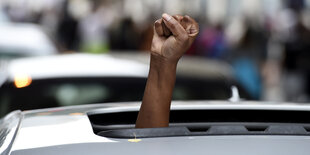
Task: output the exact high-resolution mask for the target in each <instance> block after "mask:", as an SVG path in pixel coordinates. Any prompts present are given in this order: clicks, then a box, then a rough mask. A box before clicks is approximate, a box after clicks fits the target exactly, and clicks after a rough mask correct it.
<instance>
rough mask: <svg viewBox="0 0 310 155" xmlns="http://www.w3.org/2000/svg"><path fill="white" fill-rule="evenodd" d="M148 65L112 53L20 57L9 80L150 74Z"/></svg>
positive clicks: (16, 60)
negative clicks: (18, 78) (115, 56)
mask: <svg viewBox="0 0 310 155" xmlns="http://www.w3.org/2000/svg"><path fill="white" fill-rule="evenodd" d="M147 71H148V66H147V65H145V64H142V63H138V62H134V61H130V60H122V59H117V58H113V57H111V56H110V55H106V54H105V55H94V54H63V55H53V56H42V57H31V58H20V59H15V60H12V61H11V62H10V63H9V65H8V69H7V72H8V75H9V79H10V80H13V79H14V77H15V76H16V75H20V74H26V75H29V76H30V77H31V78H32V79H45V78H63V77H71V78H72V77H103V76H104V77H113V76H118V77H144V78H145V77H147Z"/></svg>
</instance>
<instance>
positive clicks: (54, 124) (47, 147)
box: [12, 101, 310, 155]
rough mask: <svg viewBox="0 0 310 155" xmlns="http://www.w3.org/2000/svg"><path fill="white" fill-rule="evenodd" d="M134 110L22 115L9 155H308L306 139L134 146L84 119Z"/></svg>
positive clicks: (170, 140)
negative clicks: (100, 132) (96, 129)
mask: <svg viewBox="0 0 310 155" xmlns="http://www.w3.org/2000/svg"><path fill="white" fill-rule="evenodd" d="M139 106H140V103H139V102H128V103H118V104H94V105H83V106H71V107H59V108H50V109H40V110H31V111H24V112H23V114H24V117H23V120H22V123H21V126H20V129H19V131H18V137H17V138H16V140H15V142H14V145H13V148H12V154H42V153H43V152H44V153H46V154H57V153H60V152H61V153H62V154H99V153H106V154H118V153H119V154H124V153H127V154H133V153H135V154H145V153H146V152H148V153H147V154H164V155H165V154H206V153H210V154H228V153H229V154H307V153H308V152H309V151H310V147H309V146H310V138H309V136H257V135H256V136H255V135H234V136H216V135H215V136H185V137H182V136H181V137H158V138H142V139H138V140H136V141H135V140H132V139H128V138H125V139H124V138H109V137H101V136H98V135H96V134H94V132H93V131H92V127H91V123H90V121H89V119H88V116H87V115H89V114H96V113H102V112H122V111H137V110H138V108H139ZM172 109H179V110H180V109H183V110H186V109H187V110H188V109H211V110H216V109H226V110H227V109H243V110H247V109H252V110H255V109H260V110H296V111H302V110H306V111H310V106H308V105H297V104H290V103H285V104H281V105H278V104H274V103H264V104H261V103H260V102H249V101H243V102H240V103H238V104H232V103H231V102H228V101H195V102H189V101H187V102H183V101H174V102H173V103H172ZM30 139H31V140H30ZM245 146H247V147H245ZM119 148H122V149H119ZM224 148H225V149H224Z"/></svg>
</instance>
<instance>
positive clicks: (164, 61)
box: [136, 14, 199, 128]
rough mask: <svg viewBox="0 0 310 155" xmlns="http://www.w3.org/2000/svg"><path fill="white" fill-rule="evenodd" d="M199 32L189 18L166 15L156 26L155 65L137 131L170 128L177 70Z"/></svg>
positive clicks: (152, 61) (151, 63)
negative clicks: (140, 129) (139, 129)
mask: <svg viewBox="0 0 310 155" xmlns="http://www.w3.org/2000/svg"><path fill="white" fill-rule="evenodd" d="M198 32H199V26H198V23H197V22H196V21H195V20H194V19H192V18H191V17H189V16H181V15H175V16H170V15H168V14H163V16H162V18H161V19H158V20H157V21H156V22H155V24H154V36H153V40H152V48H151V61H150V70H149V75H148V80H147V83H146V87H145V91H144V96H143V100H142V104H141V108H140V111H139V114H138V118H137V121H136V128H156V127H168V126H169V114H170V105H171V99H172V92H173V88H174V84H175V77H176V68H177V64H178V61H179V60H180V58H181V57H182V55H183V54H184V53H185V52H186V51H187V50H188V49H189V47H190V46H191V45H192V43H193V42H194V40H195V38H196V36H197V35H198Z"/></svg>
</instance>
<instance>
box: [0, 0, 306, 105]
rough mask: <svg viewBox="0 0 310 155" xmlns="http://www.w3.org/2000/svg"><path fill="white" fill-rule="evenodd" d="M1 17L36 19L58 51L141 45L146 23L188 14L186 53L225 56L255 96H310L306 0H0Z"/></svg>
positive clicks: (145, 43) (146, 37)
mask: <svg viewBox="0 0 310 155" xmlns="http://www.w3.org/2000/svg"><path fill="white" fill-rule="evenodd" d="M0 9H1V11H0V12H1V13H0V21H1V19H4V18H6V17H7V18H8V19H9V20H10V21H11V22H22V23H24V22H26V23H36V24H39V25H41V26H42V27H43V29H44V30H45V31H46V32H47V33H48V34H49V36H50V37H51V38H53V40H54V41H55V43H56V45H57V46H58V48H59V49H60V52H72V51H77V52H89V53H106V52H113V51H123V52H134V51H148V50H149V49H150V45H151V39H152V35H153V27H152V25H153V22H154V21H155V20H156V19H157V18H160V17H161V14H162V13H164V12H167V13H170V14H182V15H184V14H187V15H190V16H192V17H193V18H195V19H196V20H197V21H198V23H199V25H200V34H199V36H198V38H197V39H196V42H195V43H194V44H193V46H192V47H191V48H190V49H189V50H188V52H187V54H188V55H192V56H201V57H207V58H212V59H217V60H223V61H226V62H229V63H230V64H231V65H232V66H233V68H234V70H235V72H236V77H237V79H238V80H239V81H240V82H241V83H242V84H243V85H244V87H246V88H247V90H248V91H249V92H250V93H251V94H252V95H253V96H255V98H257V99H262V100H276V101H295V102H309V101H310V72H309V70H310V53H309V51H310V0H272V1H271V0H1V1H0Z"/></svg>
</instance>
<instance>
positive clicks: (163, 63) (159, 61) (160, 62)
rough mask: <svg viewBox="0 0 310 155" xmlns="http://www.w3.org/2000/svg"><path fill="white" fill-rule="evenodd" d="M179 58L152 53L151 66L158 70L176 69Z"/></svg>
mask: <svg viewBox="0 0 310 155" xmlns="http://www.w3.org/2000/svg"><path fill="white" fill-rule="evenodd" d="M178 61H179V60H170V59H167V58H165V57H163V56H161V55H159V54H153V53H151V61H150V68H151V69H157V70H176V67H177V64H178Z"/></svg>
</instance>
